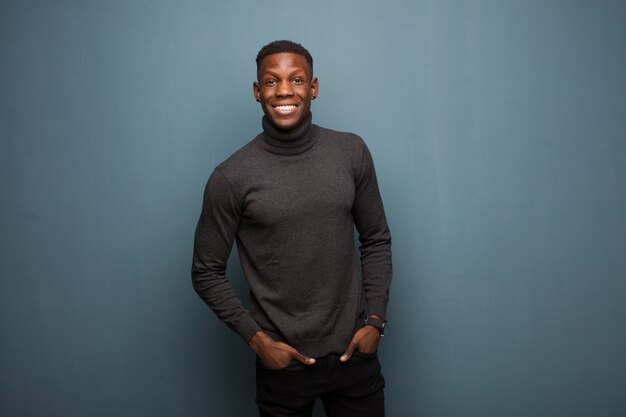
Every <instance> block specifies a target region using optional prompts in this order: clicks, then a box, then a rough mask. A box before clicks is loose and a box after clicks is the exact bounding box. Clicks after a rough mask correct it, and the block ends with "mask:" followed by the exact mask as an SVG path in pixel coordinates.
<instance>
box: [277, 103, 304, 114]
mask: <svg viewBox="0 0 626 417" xmlns="http://www.w3.org/2000/svg"><path fill="white" fill-rule="evenodd" d="M273 107H274V110H276V112H277V113H280V114H283V115H286V114H290V113H292V112H293V111H294V110H296V108H297V107H298V106H297V105H295V104H285V105H280V106H273Z"/></svg>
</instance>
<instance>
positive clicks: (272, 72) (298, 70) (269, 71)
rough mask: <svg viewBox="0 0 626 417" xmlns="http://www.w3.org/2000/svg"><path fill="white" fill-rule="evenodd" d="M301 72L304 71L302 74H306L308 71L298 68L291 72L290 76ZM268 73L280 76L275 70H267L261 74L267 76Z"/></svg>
mask: <svg viewBox="0 0 626 417" xmlns="http://www.w3.org/2000/svg"><path fill="white" fill-rule="evenodd" d="M299 73H302V74H304V75H306V71H305V70H304V69H297V70H294V71H292V72H291V73H289V77H293V76H294V75H296V74H298V75H300V74H299ZM266 75H271V76H273V77H276V78H279V77H278V74H277V73H275V72H274V71H272V70H266V71H265V72H263V73H262V74H261V76H262V77H265V76H266Z"/></svg>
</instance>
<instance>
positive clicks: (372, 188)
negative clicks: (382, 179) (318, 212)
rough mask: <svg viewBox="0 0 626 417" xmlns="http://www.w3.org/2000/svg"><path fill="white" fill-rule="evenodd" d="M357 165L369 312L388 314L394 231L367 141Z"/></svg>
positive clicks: (357, 220)
mask: <svg viewBox="0 0 626 417" xmlns="http://www.w3.org/2000/svg"><path fill="white" fill-rule="evenodd" d="M361 143H362V151H361V155H360V158H359V160H358V162H357V167H356V192H355V199H354V205H353V207H352V216H353V218H354V224H355V226H356V228H357V231H358V233H359V242H360V248H359V250H360V252H361V269H362V273H363V287H364V290H365V299H366V301H367V307H368V314H375V315H378V316H380V317H381V318H383V319H384V318H385V317H386V313H387V302H388V301H389V286H390V284H391V276H392V265H391V234H390V232H389V227H388V226H387V220H386V218H385V210H384V208H383V202H382V199H381V197H380V192H379V189H378V182H377V180H376V172H375V170H374V162H373V160H372V156H371V154H370V152H369V150H368V149H367V146H366V145H365V143H363V142H361Z"/></svg>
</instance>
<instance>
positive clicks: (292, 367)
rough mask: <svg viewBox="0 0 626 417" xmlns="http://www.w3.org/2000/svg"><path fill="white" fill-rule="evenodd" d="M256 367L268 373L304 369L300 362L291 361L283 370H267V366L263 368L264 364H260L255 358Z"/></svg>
mask: <svg viewBox="0 0 626 417" xmlns="http://www.w3.org/2000/svg"><path fill="white" fill-rule="evenodd" d="M257 365H258V366H259V368H261V369H264V370H266V371H270V372H282V371H297V370H299V369H302V368H304V366H305V365H304V364H303V363H302V362H300V361H297V360H295V359H294V360H292V361H291V362H290V363H289V365H287V366H285V367H283V368H269V367H267V366H265V364H264V363H263V362H261V360H260V359H258V358H257Z"/></svg>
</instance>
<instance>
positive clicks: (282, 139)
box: [260, 112, 319, 155]
mask: <svg viewBox="0 0 626 417" xmlns="http://www.w3.org/2000/svg"><path fill="white" fill-rule="evenodd" d="M311 120H313V115H312V114H311V112H309V114H308V115H307V117H306V119H304V120H303V121H302V123H300V124H299V125H298V126H296V127H295V128H293V129H291V130H282V129H279V128H277V127H276V126H274V125H273V124H272V122H270V121H269V119H268V118H267V116H263V121H262V125H263V133H262V134H261V135H260V136H261V139H262V140H261V141H260V143H261V146H262V147H263V149H265V150H267V151H268V152H271V153H274V154H278V155H297V154H301V153H303V152H306V151H308V150H309V149H311V148H312V147H313V145H315V142H316V139H317V131H318V130H319V129H318V127H317V126H315V125H314V124H312V123H311Z"/></svg>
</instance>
